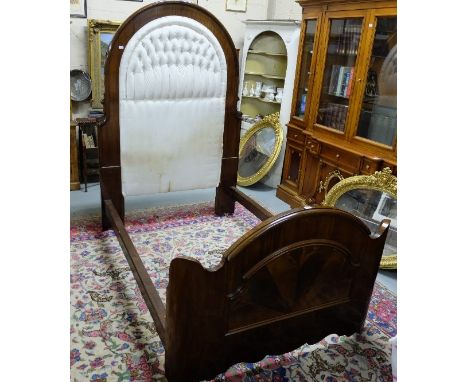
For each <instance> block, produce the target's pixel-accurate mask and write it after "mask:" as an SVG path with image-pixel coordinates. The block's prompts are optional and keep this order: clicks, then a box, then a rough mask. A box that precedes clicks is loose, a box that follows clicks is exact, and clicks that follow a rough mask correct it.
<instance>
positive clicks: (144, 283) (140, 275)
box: [104, 199, 166, 347]
mask: <svg viewBox="0 0 468 382" xmlns="http://www.w3.org/2000/svg"><path fill="white" fill-rule="evenodd" d="M104 207H105V212H106V216H107V218H108V220H109V222H110V224H111V227H112V229H113V230H114V232H115V235H116V236H117V239H118V240H119V243H120V246H121V248H122V250H123V253H124V255H125V257H126V259H127V261H128V264H129V265H130V269H131V270H132V272H133V276H134V277H135V280H136V282H137V284H138V287H139V288H140V291H141V294H142V296H143V298H144V300H145V303H146V306H147V307H148V310H149V311H150V313H151V317H153V320H154V324H155V326H156V331H157V332H158V334H159V338H160V339H161V342H162V344H163V346H164V347H165V346H166V308H165V306H164V303H163V302H162V300H161V297H160V296H159V294H158V292H157V290H156V288H155V286H154V285H153V282H152V281H151V278H150V277H149V275H148V272H147V271H146V268H145V266H144V265H143V262H142V261H141V258H140V256H139V255H138V252H137V250H136V248H135V246H134V245H133V242H132V240H131V239H130V236H129V235H128V233H127V231H126V230H125V226H124V224H123V222H122V220H121V219H120V216H119V213H118V212H117V209H116V208H115V206H114V204H113V203H112V201H111V200H109V199H105V200H104Z"/></svg>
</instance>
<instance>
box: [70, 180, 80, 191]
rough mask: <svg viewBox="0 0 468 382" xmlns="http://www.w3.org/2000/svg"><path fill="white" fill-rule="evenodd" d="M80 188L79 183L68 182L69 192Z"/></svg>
mask: <svg viewBox="0 0 468 382" xmlns="http://www.w3.org/2000/svg"><path fill="white" fill-rule="evenodd" d="M80 187H81V185H80V182H70V191H76V190H79V189H80Z"/></svg>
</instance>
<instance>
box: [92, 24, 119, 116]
mask: <svg viewBox="0 0 468 382" xmlns="http://www.w3.org/2000/svg"><path fill="white" fill-rule="evenodd" d="M120 24H121V22H119V21H109V20H105V21H103V20H94V19H90V20H88V38H89V50H88V53H89V57H88V58H89V60H88V61H89V73H90V76H91V89H92V96H91V107H92V108H93V109H102V100H103V99H104V64H105V63H106V58H107V51H108V49H109V46H110V43H111V41H112V38H113V37H114V34H115V32H116V31H117V29H118V28H119V26H120Z"/></svg>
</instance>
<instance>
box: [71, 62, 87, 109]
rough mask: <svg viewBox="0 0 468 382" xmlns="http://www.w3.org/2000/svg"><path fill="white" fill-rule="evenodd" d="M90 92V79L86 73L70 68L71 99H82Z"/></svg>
mask: <svg viewBox="0 0 468 382" xmlns="http://www.w3.org/2000/svg"><path fill="white" fill-rule="evenodd" d="M90 94H91V79H90V78H89V75H88V73H86V72H84V71H82V70H80V69H73V70H70V98H71V99H72V101H84V100H85V99H87V98H88V97H89V96H90Z"/></svg>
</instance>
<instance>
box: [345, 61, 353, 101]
mask: <svg viewBox="0 0 468 382" xmlns="http://www.w3.org/2000/svg"><path fill="white" fill-rule="evenodd" d="M353 78H354V67H351V71H350V73H349V79H348V83H347V84H346V91H345V97H346V98H349V96H350V95H351V88H352V84H353Z"/></svg>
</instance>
